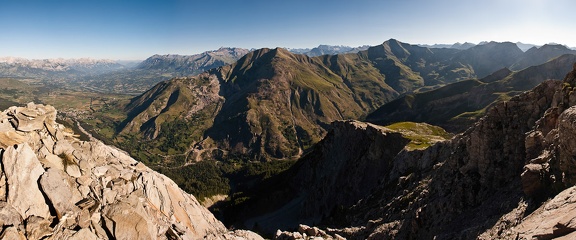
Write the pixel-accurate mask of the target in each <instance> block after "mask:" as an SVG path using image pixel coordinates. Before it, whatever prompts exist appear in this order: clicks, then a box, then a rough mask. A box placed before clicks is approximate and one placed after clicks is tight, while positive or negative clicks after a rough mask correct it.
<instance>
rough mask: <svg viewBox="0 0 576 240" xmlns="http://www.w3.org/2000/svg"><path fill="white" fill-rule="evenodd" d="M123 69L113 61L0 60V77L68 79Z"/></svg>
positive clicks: (8, 58) (13, 58) (9, 58)
mask: <svg viewBox="0 0 576 240" xmlns="http://www.w3.org/2000/svg"><path fill="white" fill-rule="evenodd" d="M124 68H125V67H124V66H123V65H121V64H119V63H117V62H115V61H113V60H102V59H89V58H82V59H41V60H30V59H25V58H15V57H3V58H0V76H1V77H16V78H36V79H48V78H58V79H70V78H72V77H79V76H86V75H92V74H100V73H105V72H110V71H117V70H120V69H124Z"/></svg>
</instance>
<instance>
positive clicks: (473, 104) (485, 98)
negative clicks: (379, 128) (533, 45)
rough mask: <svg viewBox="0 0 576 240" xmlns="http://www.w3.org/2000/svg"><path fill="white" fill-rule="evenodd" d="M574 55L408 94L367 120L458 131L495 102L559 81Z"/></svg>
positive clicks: (369, 116)
mask: <svg viewBox="0 0 576 240" xmlns="http://www.w3.org/2000/svg"><path fill="white" fill-rule="evenodd" d="M575 61H576V55H563V56H561V57H558V58H556V59H554V60H551V61H549V62H547V63H545V64H542V65H539V66H533V67H529V68H526V69H524V70H522V71H518V72H512V71H510V70H508V69H502V70H500V71H497V72H495V73H494V74H492V75H490V76H487V77H485V78H483V79H480V80H466V81H461V82H457V83H453V84H448V85H446V86H444V87H441V88H439V89H436V90H432V91H428V92H422V93H415V94H407V95H405V96H402V97H400V98H398V99H396V100H394V101H392V102H390V103H387V104H385V105H383V106H382V107H380V108H379V109H377V110H376V111H374V112H373V113H371V114H370V115H368V116H367V117H366V121H369V122H373V123H377V124H390V123H394V122H401V121H414V122H427V123H430V124H434V125H438V126H442V127H444V128H446V129H448V130H450V131H453V132H459V131H463V130H464V129H466V128H467V127H469V126H470V125H471V124H472V123H474V122H475V121H477V120H478V118H479V117H481V116H482V115H483V114H484V113H485V111H486V110H487V109H488V108H489V107H490V106H492V105H493V104H494V103H495V102H497V101H501V100H507V99H509V98H510V97H512V96H514V95H516V94H519V93H520V92H522V91H526V90H529V89H531V88H532V87H534V86H536V85H537V84H539V83H540V82H542V81H544V80H546V79H562V77H563V75H564V73H565V72H567V71H569V70H570V69H571V67H572V63H574V62H575Z"/></svg>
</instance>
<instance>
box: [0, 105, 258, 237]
mask: <svg viewBox="0 0 576 240" xmlns="http://www.w3.org/2000/svg"><path fill="white" fill-rule="evenodd" d="M0 153H1V159H0V166H1V168H0V226H1V229H2V230H1V231H0V239H200V238H205V239H262V238H261V237H260V236H258V235H256V234H255V233H252V232H249V231H242V230H238V231H235V232H229V231H228V230H227V229H226V228H225V227H224V225H223V224H222V223H221V222H219V221H218V220H217V219H216V218H214V216H213V215H212V214H211V213H210V212H209V211H208V210H207V209H206V208H204V207H202V206H201V205H200V203H198V201H197V200H196V198H194V196H192V195H190V194H187V193H185V192H183V191H182V190H181V189H179V188H178V186H177V185H176V184H175V183H174V182H173V181H172V180H170V179H168V178H167V177H166V176H164V175H161V174H159V173H156V172H154V171H152V170H151V169H149V168H148V167H146V166H144V165H143V164H142V163H140V162H138V161H136V160H134V159H132V158H131V157H130V156H128V155H127V154H126V153H124V152H123V151H121V150H118V149H116V148H114V147H110V146H107V145H105V144H103V143H102V142H99V141H96V140H92V141H88V142H85V141H80V140H78V139H77V138H76V137H75V136H74V135H73V133H72V132H71V131H70V130H68V129H66V128H64V127H63V126H62V125H60V124H57V123H56V109H54V108H53V107H51V106H45V105H40V104H33V103H30V104H28V105H27V106H26V107H11V108H9V109H7V110H5V111H4V112H2V113H0Z"/></svg>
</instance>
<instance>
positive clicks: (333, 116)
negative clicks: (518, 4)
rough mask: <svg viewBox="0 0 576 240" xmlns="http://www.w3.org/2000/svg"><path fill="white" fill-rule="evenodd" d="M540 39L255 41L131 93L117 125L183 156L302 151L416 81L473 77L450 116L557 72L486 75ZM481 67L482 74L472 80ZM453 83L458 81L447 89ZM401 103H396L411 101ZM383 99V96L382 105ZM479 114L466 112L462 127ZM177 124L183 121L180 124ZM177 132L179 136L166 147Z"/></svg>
mask: <svg viewBox="0 0 576 240" xmlns="http://www.w3.org/2000/svg"><path fill="white" fill-rule="evenodd" d="M542 49H544V50H542V51H541V53H540V54H534V53H532V51H530V52H529V53H527V54H528V55H525V54H526V53H524V52H522V51H521V50H520V49H519V48H518V47H517V46H516V45H515V44H513V43H496V42H490V43H486V44H483V45H478V46H474V47H472V48H469V49H467V50H458V49H430V48H424V47H419V46H416V45H410V44H406V43H402V42H399V41H397V40H394V39H391V40H388V41H386V42H384V43H383V44H382V45H379V46H374V47H370V48H369V49H367V50H365V51H360V52H358V53H350V54H339V55H323V56H319V57H308V56H305V55H299V54H293V53H291V52H289V51H287V50H285V49H281V48H278V49H261V50H256V51H253V52H250V53H248V54H247V55H245V56H244V57H242V58H241V59H240V60H238V61H237V62H236V63H233V64H231V65H228V66H223V67H220V68H216V69H212V70H210V71H207V72H205V73H203V74H200V75H198V76H195V77H187V78H178V79H174V80H171V81H167V82H162V83H160V84H158V85H156V86H155V87H154V88H152V89H150V90H149V91H147V92H146V93H144V94H142V95H140V96H138V97H136V98H134V99H133V100H132V102H131V103H130V104H129V105H128V106H127V107H126V109H125V111H126V112H127V115H128V117H127V118H126V120H124V121H123V122H122V123H121V124H120V125H119V128H118V134H119V135H118V136H119V140H118V141H119V142H124V141H126V139H128V138H129V139H133V141H136V139H140V140H138V141H144V142H146V143H150V145H151V146H152V148H153V149H158V148H159V149H163V151H164V152H166V151H171V152H173V153H178V154H177V155H181V154H185V156H186V157H185V158H184V159H180V160H178V161H180V162H181V164H183V163H186V162H190V161H197V160H200V159H205V158H222V157H224V156H228V157H230V156H236V157H240V158H246V157H247V158H248V159H292V158H297V157H299V156H301V155H302V154H303V153H304V152H306V150H307V149H308V148H309V147H310V146H311V145H313V144H314V143H316V142H318V141H319V140H320V139H321V138H322V137H323V136H324V134H325V133H326V128H327V126H328V125H329V124H330V123H331V122H333V121H335V120H345V119H363V118H365V117H366V116H369V115H368V114H370V113H372V112H373V111H375V110H377V109H378V108H380V107H381V106H382V105H384V104H386V103H389V102H392V101H393V100H394V99H395V98H397V97H398V96H401V95H402V96H403V97H402V98H401V99H408V98H409V97H408V96H412V95H406V96H404V95H405V94H411V92H414V91H425V90H426V89H434V88H438V87H439V86H441V85H444V84H450V83H455V82H457V83H456V85H448V86H446V87H445V88H442V89H438V90H436V91H435V92H429V93H423V94H428V96H434V97H439V98H440V97H441V96H442V95H441V94H436V93H439V92H446V91H447V92H454V94H461V95H462V96H464V97H463V98H467V97H473V96H466V95H465V94H463V93H464V92H460V88H462V87H466V88H472V87H477V89H479V90H475V91H479V92H481V93H482V94H483V95H482V94H481V95H477V96H476V97H477V99H478V100H477V101H478V102H480V103H478V104H475V105H474V107H471V108H460V109H459V108H455V109H457V110H455V111H452V112H453V113H447V114H448V115H446V116H450V118H451V117H454V116H456V115H459V114H464V113H465V112H466V111H469V112H474V111H477V110H480V109H483V108H485V107H486V106H488V105H489V104H490V103H491V102H493V101H496V100H497V99H499V97H501V98H500V99H505V96H508V97H510V96H513V95H515V94H517V93H518V92H519V91H524V90H528V89H530V88H531V87H532V86H535V85H536V84H537V83H539V82H541V81H544V80H545V79H546V78H559V77H560V76H559V73H562V72H565V71H566V62H568V60H564V61H563V60H557V62H556V63H551V64H550V66H553V67H550V66H543V67H541V68H540V69H546V71H545V72H544V73H545V74H550V75H543V76H541V75H537V76H535V77H534V78H533V79H534V80H531V81H529V82H526V81H528V80H527V79H526V77H525V76H526V75H531V74H532V73H538V71H539V69H538V68H536V69H527V70H526V71H528V72H511V71H501V72H499V73H497V74H496V75H493V76H489V74H491V73H492V72H495V71H497V70H500V69H502V68H506V67H511V66H513V65H514V66H519V65H520V64H516V63H518V62H519V61H520V60H525V59H528V57H525V56H538V58H537V57H533V58H531V59H534V60H533V62H542V63H544V62H545V61H547V60H548V59H546V57H540V56H542V55H546V54H548V53H549V52H550V51H548V50H546V49H548V47H546V48H542ZM553 49H559V47H558V48H553ZM534 50H535V51H537V50H538V49H534ZM563 51H566V52H568V53H570V52H571V51H572V50H569V49H566V48H564V49H563ZM552 52H554V53H558V54H560V52H562V51H552ZM532 54H533V55H532ZM552 55H553V54H551V55H546V56H552ZM568 58H569V57H568ZM559 62H562V64H560V63H559ZM515 64H516V65H515ZM530 71H531V72H532V73H529V72H530ZM509 75H510V77H509ZM514 75H518V76H521V77H517V78H515V77H514ZM478 76H483V77H484V80H470V79H474V78H477V77H478ZM491 78H497V79H492V80H490V79H491ZM510 79H512V80H510ZM497 80H501V81H497ZM482 81H484V82H482ZM489 82H490V83H489ZM491 82H493V83H491ZM450 88H452V89H453V90H446V89H450ZM481 89H489V90H481ZM462 91H465V90H464V89H462ZM423 96H424V95H423ZM448 96H449V95H448ZM424 99H429V97H428V98H424ZM397 101H402V100H395V102H397ZM457 101H458V100H457ZM422 102H423V103H422V104H434V103H433V102H430V103H429V102H428V101H427V100H423V101H422ZM460 102H462V101H460ZM460 102H458V103H460ZM408 104H409V103H408ZM398 106H400V107H398V108H397V109H398V111H400V112H405V111H407V110H408V109H410V108H407V107H402V106H401V105H398ZM414 107H416V108H415V109H414V110H415V111H418V112H422V113H421V114H424V113H425V111H423V109H420V108H419V105H415V106H414ZM387 108H389V107H387V106H386V105H384V107H383V109H387ZM388 111H389V110H386V111H384V110H379V111H376V113H374V114H372V115H370V119H373V121H375V122H380V121H381V120H379V118H378V117H376V115H377V114H378V113H379V112H388ZM428 112H431V114H434V113H432V112H433V111H431V110H430V111H428ZM450 114H452V115H450ZM454 114H456V115H454ZM398 115H401V116H409V115H404V114H398ZM436 115H438V114H436ZM391 116H393V115H390V116H387V115H386V117H391ZM450 118H448V119H446V117H445V118H444V120H443V121H448V120H449V119H450ZM424 119H426V118H424ZM406 120H414V121H424V120H423V119H406ZM427 120H431V119H427ZM474 120H475V118H471V120H469V121H464V123H463V124H462V125H461V126H460V128H459V130H462V129H463V128H465V127H466V126H468V125H469V124H470V123H472V122H473V121H474ZM432 122H433V123H435V124H440V123H439V122H437V121H432ZM176 123H178V124H176ZM181 125H184V126H186V128H185V129H186V130H184V131H182V130H181V129H180V130H177V129H174V128H175V126H181ZM177 131H180V132H179V133H180V134H177V133H176V132H177ZM134 138H135V139H134ZM172 142H178V144H179V145H178V146H174V147H170V146H173V144H172ZM126 145H130V144H128V143H127V144H126ZM170 149H172V150H170ZM132 151H136V150H135V149H132ZM139 152H140V154H144V155H146V158H152V159H155V161H161V160H160V159H159V156H160V154H150V153H152V152H153V151H151V149H141V150H139ZM162 155H164V156H166V155H165V154H162ZM168 159H170V157H168Z"/></svg>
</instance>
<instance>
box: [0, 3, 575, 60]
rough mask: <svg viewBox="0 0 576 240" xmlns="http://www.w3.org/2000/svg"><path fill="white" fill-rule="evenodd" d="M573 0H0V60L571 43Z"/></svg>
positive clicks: (573, 33) (140, 58)
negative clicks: (395, 43) (395, 44)
mask: <svg viewBox="0 0 576 240" xmlns="http://www.w3.org/2000/svg"><path fill="white" fill-rule="evenodd" d="M575 9H576V1H573V0H483V1H477V0H457V1H456V0H202V1H199V0H198V1H191V0H188V1H184V0H156V1H148V0H74V1H71V0H51V1H47V0H36V1H33V0H0V57H5V56H13V57H24V58H31V59H45V58H84V57H89V58H96V59H99V58H105V59H123V60H142V59H145V58H147V57H149V56H151V55H154V54H185V55H188V54H197V53H201V52H204V51H208V50H215V49H218V48H220V47H242V48H248V49H252V48H263V47H268V48H275V47H285V48H312V47H316V46H318V45H320V44H327V45H346V46H353V47H354V46H361V45H378V44H381V43H383V42H384V41H386V40H388V39H390V38H394V39H397V40H399V41H402V42H406V43H411V44H435V43H442V44H451V43H455V42H461V43H462V42H472V43H478V42H481V41H498V42H503V41H511V42H518V41H520V42H524V43H532V44H538V45H542V44H546V43H551V42H554V43H559V44H564V45H567V46H571V47H576V21H574V19H573V12H574V10H575Z"/></svg>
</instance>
